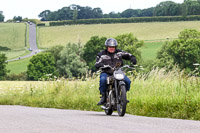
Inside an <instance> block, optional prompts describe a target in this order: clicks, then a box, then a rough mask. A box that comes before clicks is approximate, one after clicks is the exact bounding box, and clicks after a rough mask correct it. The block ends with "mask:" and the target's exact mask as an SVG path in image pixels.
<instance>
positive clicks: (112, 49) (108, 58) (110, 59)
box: [95, 38, 137, 105]
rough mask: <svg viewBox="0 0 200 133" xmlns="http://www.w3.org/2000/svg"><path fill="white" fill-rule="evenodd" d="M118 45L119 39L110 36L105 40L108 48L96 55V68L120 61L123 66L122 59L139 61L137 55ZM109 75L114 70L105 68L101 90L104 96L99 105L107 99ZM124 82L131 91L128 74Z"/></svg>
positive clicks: (101, 77)
mask: <svg viewBox="0 0 200 133" xmlns="http://www.w3.org/2000/svg"><path fill="white" fill-rule="evenodd" d="M117 45H118V43H117V40H115V39H114V38H109V39H107V40H106V41H105V46H106V49H105V50H103V51H101V52H99V53H98V54H97V57H96V63H95V67H96V69H99V68H100V67H105V66H106V65H109V66H111V67H112V68H113V67H115V66H116V63H120V64H121V66H123V60H122V59H125V60H130V61H131V62H132V64H136V63H137V61H136V58H135V56H133V55H132V54H130V53H127V52H124V51H122V50H119V49H116V48H117ZM109 75H112V70H111V69H108V68H107V69H106V68H105V69H103V70H102V73H101V74H100V84H99V90H100V93H101V95H102V97H101V100H100V101H99V102H98V104H97V105H103V104H104V103H105V101H106V88H107V84H106V79H107V76H109ZM124 82H125V83H126V91H129V90H130V84H131V81H130V79H129V78H128V77H127V76H125V78H124Z"/></svg>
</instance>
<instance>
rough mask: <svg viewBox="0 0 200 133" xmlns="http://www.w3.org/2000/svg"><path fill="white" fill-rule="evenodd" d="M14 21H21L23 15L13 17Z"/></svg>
mask: <svg viewBox="0 0 200 133" xmlns="http://www.w3.org/2000/svg"><path fill="white" fill-rule="evenodd" d="M13 21H15V22H17V21H19V22H21V21H22V17H21V16H14V17H13Z"/></svg>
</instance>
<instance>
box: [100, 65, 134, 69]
mask: <svg viewBox="0 0 200 133" xmlns="http://www.w3.org/2000/svg"><path fill="white" fill-rule="evenodd" d="M106 68H110V69H112V70H115V69H116V67H114V68H113V67H111V66H110V65H104V66H103V67H100V68H99V69H101V70H102V69H106ZM118 68H120V69H123V68H130V69H135V68H134V66H130V65H124V66H122V67H118Z"/></svg>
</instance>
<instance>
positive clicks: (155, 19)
mask: <svg viewBox="0 0 200 133" xmlns="http://www.w3.org/2000/svg"><path fill="white" fill-rule="evenodd" d="M196 20H200V16H199V15H191V16H185V17H183V16H158V17H157V16H153V17H131V18H119V17H117V16H115V17H114V18H100V19H97V18H96V19H78V20H76V21H73V20H63V21H57V22H55V21H54V22H50V23H49V25H50V26H59V25H76V24H111V23H139V22H170V21H196Z"/></svg>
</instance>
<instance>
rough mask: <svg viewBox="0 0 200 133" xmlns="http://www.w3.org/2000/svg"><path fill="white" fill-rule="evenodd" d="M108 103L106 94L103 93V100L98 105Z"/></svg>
mask: <svg viewBox="0 0 200 133" xmlns="http://www.w3.org/2000/svg"><path fill="white" fill-rule="evenodd" d="M105 101H106V94H105V93H102V96H101V100H100V101H99V102H98V104H97V105H103V104H104V103H105Z"/></svg>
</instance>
